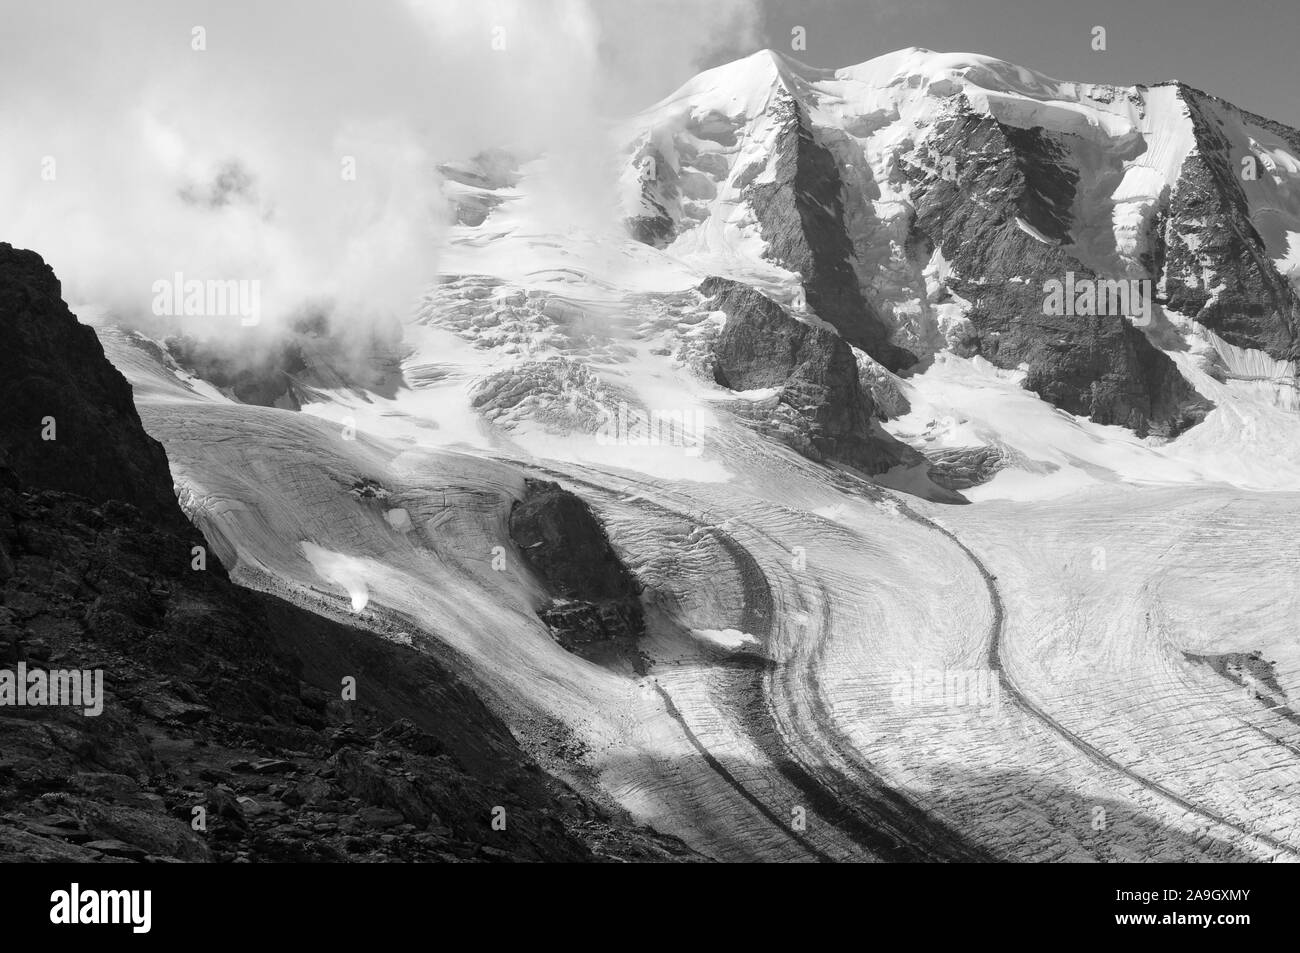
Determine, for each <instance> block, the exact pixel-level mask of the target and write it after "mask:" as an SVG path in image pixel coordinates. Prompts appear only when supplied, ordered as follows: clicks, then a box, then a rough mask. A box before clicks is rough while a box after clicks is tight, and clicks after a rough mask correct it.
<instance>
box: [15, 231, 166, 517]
mask: <svg viewBox="0 0 1300 953" xmlns="http://www.w3.org/2000/svg"><path fill="white" fill-rule="evenodd" d="M0 319H2V320H3V328H2V329H0V333H2V334H3V346H0V403H2V404H3V406H4V407H5V413H4V414H3V415H0V445H3V446H4V447H5V448H6V449H7V450H8V454H9V465H10V466H11V467H12V468H13V471H14V473H15V474H16V475H17V477H18V479H19V480H21V481H22V482H23V483H24V484H25V485H27V486H29V487H33V488H35V487H40V488H43V489H51V490H65V491H67V492H70V493H78V494H80V495H82V496H85V497H88V498H89V499H92V500H95V501H98V502H103V501H105V500H110V499H111V500H123V501H125V502H128V503H132V504H134V505H135V506H137V507H139V508H140V510H141V511H142V512H144V513H146V514H147V515H148V516H149V517H150V518H152V519H154V520H158V521H160V522H163V523H166V524H167V525H170V526H172V527H174V528H180V527H182V526H187V525H188V524H187V523H185V521H184V517H182V516H181V514H180V510H179V509H177V507H176V498H175V495H174V494H173V492H172V480H171V475H170V473H169V471H168V469H167V455H166V453H165V452H164V451H163V448H162V445H161V444H160V443H158V441H156V440H154V439H153V438H152V437H150V436H149V435H148V434H146V433H145V431H144V428H143V427H142V426H141V425H140V416H139V414H137V413H136V409H135V404H134V403H133V401H132V397H131V386H130V385H129V384H128V383H127V382H126V379H125V378H124V377H123V376H122V375H121V374H120V373H118V371H117V370H116V368H114V367H113V366H112V365H111V364H110V363H109V362H108V361H107V360H106V359H105V357H104V349H103V348H102V347H101V346H100V344H99V339H98V338H97V337H95V332H94V331H93V330H92V329H91V328H89V327H86V326H84V325H82V324H80V323H79V322H78V321H77V319H76V318H75V317H74V316H73V315H72V312H70V311H69V310H68V308H67V305H65V304H64V303H63V298H62V288H61V286H60V284H59V280H58V278H56V277H55V276H54V272H53V270H52V269H51V268H50V267H49V266H48V265H47V264H45V262H44V261H43V260H42V259H41V257H40V256H39V255H37V254H36V253H35V252H31V251H22V250H19V249H16V248H14V247H13V246H12V245H9V244H7V243H0Z"/></svg>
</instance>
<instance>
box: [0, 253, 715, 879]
mask: <svg viewBox="0 0 1300 953" xmlns="http://www.w3.org/2000/svg"><path fill="white" fill-rule="evenodd" d="M0 342H3V344H4V347H3V348H0V350H3V357H2V358H0V360H3V362H4V365H3V366H4V368H5V371H6V379H5V386H9V382H10V379H14V380H17V381H20V382H21V381H29V382H32V385H33V386H34V387H40V388H44V389H45V392H46V393H47V395H48V396H47V400H49V401H54V402H56V403H55V404H54V406H55V407H56V410H55V411H53V412H54V413H57V414H59V415H60V421H59V426H60V430H59V437H60V440H61V441H62V440H63V439H64V436H65V434H66V435H67V436H68V437H71V438H74V439H71V440H69V441H68V443H69V445H72V446H73V447H74V449H77V450H78V451H79V453H80V454H82V455H85V454H94V453H96V452H99V453H102V454H103V456H102V458H101V459H99V460H98V461H95V460H93V459H91V460H89V462H88V463H87V465H86V468H87V469H88V470H92V477H94V479H99V478H102V479H103V480H104V485H103V486H100V485H99V484H98V483H95V482H94V480H93V479H92V480H91V481H90V485H89V487H88V492H87V493H82V494H78V493H71V492H62V491H61V490H59V489H58V488H51V484H57V483H59V482H61V481H66V482H72V480H71V478H70V477H69V475H68V473H67V472H65V471H62V470H60V469H59V464H60V460H59V458H55V459H54V460H53V462H50V463H48V467H49V470H50V472H49V473H45V472H44V467H45V466H46V465H47V463H46V461H44V460H42V458H40V457H37V456H35V455H34V453H35V451H33V449H32V447H31V445H30V441H29V438H28V435H27V432H26V431H27V428H26V427H25V426H22V425H21V423H20V424H14V423H13V418H6V420H8V421H9V423H7V424H6V425H5V426H4V428H3V429H0V670H7V671H6V672H5V674H6V677H12V676H9V673H11V672H16V671H17V670H18V666H19V665H22V666H25V668H26V670H27V671H29V672H30V671H31V670H35V669H40V670H49V669H59V670H76V671H89V672H93V671H95V670H98V671H100V672H102V679H103V682H102V685H103V694H102V695H101V696H99V697H100V700H101V702H102V712H101V713H100V714H98V715H87V714H85V711H84V706H83V705H77V706H49V705H40V706H22V707H18V706H14V705H12V704H5V705H2V706H0V861H21V860H31V861H46V860H67V861H101V860H119V861H121V860H125V861H138V860H167V859H170V860H189V861H312V860H326V861H337V860H356V861H390V860H408V861H436V860H443V861H501V860H564V861H568V860H604V859H619V860H677V859H698V858H697V857H696V855H694V854H693V853H691V852H690V851H688V850H687V849H686V848H684V847H683V846H682V845H681V844H680V842H677V841H675V840H673V839H671V838H664V837H660V836H659V835H656V834H654V833H653V832H650V831H646V830H643V829H637V828H632V827H630V826H628V825H626V824H625V823H623V822H621V821H619V820H618V819H615V818H612V817H611V816H610V815H609V814H608V813H606V812H605V811H604V810H603V809H601V808H599V807H598V806H596V805H594V804H593V803H591V802H590V801H588V800H586V799H585V798H583V797H581V796H580V795H578V794H576V793H575V792H574V791H572V790H571V789H569V788H568V787H566V786H565V785H563V784H561V783H560V782H558V781H556V780H555V779H554V778H552V777H550V776H549V775H547V774H545V773H544V772H542V771H541V769H540V768H539V767H538V766H537V765H536V764H535V763H533V762H532V761H530V760H529V759H528V757H527V756H526V755H525V754H524V752H523V751H522V750H521V749H520V748H519V746H518V744H517V743H516V741H515V739H514V737H513V735H512V734H511V733H510V731H509V729H508V728H507V727H506V725H505V724H503V723H502V722H501V721H500V720H499V719H497V718H496V717H495V716H494V715H493V714H492V713H491V712H490V711H488V709H487V708H486V707H485V706H484V705H483V704H482V702H481V701H479V699H478V698H477V697H476V696H475V695H474V694H473V693H472V692H471V691H470V690H469V689H468V688H467V687H466V686H465V685H463V684H462V683H461V682H460V681H459V680H458V679H457V678H456V677H455V676H454V675H452V674H450V673H449V672H448V671H447V670H445V669H444V668H443V667H442V666H441V665H439V664H438V663H437V662H435V661H434V660H433V659H432V658H430V657H429V656H428V655H425V654H423V653H421V652H418V651H416V650H414V649H411V648H409V647H406V646H402V645H399V644H396V643H394V642H390V641H387V640H385V639H383V638H381V637H380V636H378V635H376V634H375V633H373V632H366V631H362V630H359V629H355V628H351V627H349V626H346V625H341V624H339V623H335V622H332V621H330V620H328V619H326V618H324V617H322V616H318V615H316V614H314V613H312V612H309V611H307V610H306V609H303V608H299V607H297V606H294V605H291V604H289V603H287V602H284V601H282V600H279V599H276V598H274V597H272V596H269V595H265V594H262V593H257V592H252V591H250V590H247V589H242V588H240V587H238V586H235V585H234V584H232V583H231V582H230V581H229V578H228V577H227V575H226V573H225V570H224V569H223V568H222V566H221V565H220V563H219V562H218V561H217V559H216V557H215V556H214V555H212V554H211V553H207V554H206V566H202V567H201V564H196V562H195V559H196V555H195V547H199V546H204V545H205V544H204V540H203V538H202V536H200V535H199V534H198V532H197V531H196V530H195V529H194V528H193V527H192V526H190V524H189V523H188V522H187V521H186V520H185V519H184V517H183V516H182V515H181V512H180V508H179V506H178V505H177V503H176V500H175V498H174V497H173V496H172V495H171V479H170V476H169V474H168V470H167V463H166V457H165V454H164V453H163V451H162V448H161V447H160V446H159V445H158V444H156V443H154V442H153V441H151V440H150V439H149V438H148V437H147V436H146V435H145V433H144V431H143V429H142V428H141V426H140V423H139V419H138V417H137V416H136V412H135V408H134V407H133V406H132V404H131V392H130V388H129V387H128V386H127V384H126V381H125V380H124V379H123V378H121V376H120V375H118V374H117V372H116V371H115V370H113V368H112V367H111V366H110V365H109V363H108V361H107V360H106V359H105V358H104V356H103V352H102V350H101V349H100V348H99V344H98V341H97V340H96V338H95V334H94V332H93V331H92V330H91V329H89V328H84V327H81V326H80V325H77V324H76V321H75V319H74V318H73V317H72V315H71V314H69V313H68V311H67V308H66V307H65V306H64V305H63V303H62V302H61V301H60V300H59V298H58V283H57V281H55V280H54V278H53V275H52V274H51V273H50V271H49V269H48V268H46V267H45V266H44V264H43V263H42V262H41V260H40V259H39V257H37V256H36V255H34V254H31V253H26V252H15V251H14V250H13V249H11V248H10V247H9V246H8V245H0ZM64 361H66V362H67V366H65V365H64V363H63V362H64ZM69 368H70V369H71V370H70V369H69ZM74 372H75V373H74ZM64 388H66V389H67V390H66V393H65V392H64V391H63V389H64ZM92 397H93V398H96V399H100V400H102V401H103V402H102V403H100V404H96V405H95V407H94V409H96V410H98V411H99V413H98V415H95V414H92V410H91V409H90V408H87V407H83V406H82V403H87V402H89V401H90V399H91V398H92ZM65 418H66V420H67V421H69V422H70V423H71V424H72V425H71V426H69V427H68V428H67V430H64V419H65ZM85 421H91V422H93V423H94V424H95V425H96V426H97V427H98V430H96V431H94V432H88V431H86V430H85V429H83V428H84V426H86V424H85ZM32 429H33V431H34V430H35V429H36V427H35V426H33V428H32ZM110 439H111V440H115V441H117V443H116V444H113V443H111V442H110ZM155 452H156V457H154V456H153V454H154V453H155ZM130 453H138V454H141V457H140V460H142V461H144V462H145V463H149V464H150V465H149V466H148V467H146V466H144V464H141V463H140V462H139V461H137V460H135V459H133V458H132V457H131V456H130ZM10 460H12V461H14V462H15V463H17V462H18V461H22V465H23V468H24V469H22V470H19V469H18V467H17V466H14V467H13V468H11V467H10V465H9V463H8V461H10ZM150 461H152V463H150ZM133 463H135V464H137V467H136V469H135V470H132V469H131V466H130V465H131V464H133ZM92 467H93V469H92ZM28 474H32V476H31V477H29V476H28ZM137 476H138V480H137V479H135V478H136V477H137ZM43 477H44V478H46V480H45V481H44V482H43V481H42V478H43ZM119 493H120V494H122V495H123V496H129V498H131V499H133V500H139V501H140V503H141V504H143V505H132V504H131V503H127V502H122V501H121V500H120V499H118V498H117V496H116V495H115V494H119ZM164 504H165V505H164ZM146 507H147V508H146ZM349 679H350V680H353V681H352V683H351V686H349V683H348V682H347V680H349ZM350 687H352V688H354V690H355V691H354V694H352V695H349V694H346V693H345V689H349V688H350ZM87 701H88V700H87ZM196 809H198V810H196ZM494 810H495V815H494ZM500 811H504V812H505V813H504V818H505V820H506V824H505V828H504V829H494V826H493V823H492V822H493V819H494V816H501V815H500V813H499V812H500ZM199 818H202V820H201V821H199V820H198V819H199ZM498 827H499V825H498Z"/></svg>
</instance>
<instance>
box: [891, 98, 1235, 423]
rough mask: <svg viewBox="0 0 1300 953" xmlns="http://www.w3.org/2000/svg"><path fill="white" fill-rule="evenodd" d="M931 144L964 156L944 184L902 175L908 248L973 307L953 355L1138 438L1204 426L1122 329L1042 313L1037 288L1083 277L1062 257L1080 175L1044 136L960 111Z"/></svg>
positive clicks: (1189, 395)
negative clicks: (912, 204) (935, 255)
mask: <svg viewBox="0 0 1300 953" xmlns="http://www.w3.org/2000/svg"><path fill="white" fill-rule="evenodd" d="M932 146H933V148H934V149H935V150H936V151H937V152H938V153H939V154H942V155H960V156H962V161H961V163H960V164H959V166H958V169H959V174H958V175H957V176H956V178H955V179H953V180H951V181H950V180H947V179H944V178H942V177H941V176H938V175H936V174H935V173H934V172H933V170H926V169H923V168H922V167H920V166H908V167H907V171H908V174H909V175H912V176H914V177H915V181H914V188H915V191H914V194H915V197H916V204H917V217H916V223H915V228H916V231H917V233H918V235H919V236H920V237H919V238H918V239H917V240H918V241H923V242H924V243H928V246H929V247H938V248H940V249H941V250H942V252H943V255H944V257H945V259H947V260H948V261H949V262H950V263H951V268H952V271H953V273H954V275H955V276H956V277H953V278H952V279H950V281H951V286H952V288H953V290H954V291H956V292H957V293H958V294H960V295H961V296H962V297H963V298H965V299H966V300H968V301H970V302H971V305H972V306H971V308H970V311H969V312H968V314H967V318H968V320H969V328H968V329H967V330H966V332H965V334H964V336H963V337H962V338H961V339H960V340H958V341H957V342H956V345H955V347H954V351H955V352H956V353H958V354H960V355H962V356H973V355H979V356H981V357H984V358H986V359H987V360H989V361H990V362H992V363H993V364H996V365H998V366H999V367H1004V368H1017V367H1020V366H1021V365H1022V364H1023V365H1027V367H1028V373H1027V375H1026V378H1025V382H1024V384H1025V387H1027V388H1028V389H1029V390H1032V391H1033V392H1034V393H1036V394H1038V395H1039V396H1040V397H1042V398H1043V399H1044V400H1046V401H1048V402H1050V403H1051V404H1053V405H1055V406H1057V407H1060V408H1061V409H1062V410H1065V411H1068V412H1069V413H1073V414H1079V415H1080V416H1086V417H1091V418H1092V420H1093V421H1094V422H1096V423H1101V424H1119V425H1121V426H1125V427H1129V428H1131V429H1133V430H1134V431H1135V432H1136V433H1138V434H1139V435H1140V436H1146V435H1148V434H1154V435H1158V436H1165V437H1172V436H1176V435H1177V434H1178V433H1180V432H1181V431H1183V430H1185V429H1187V428H1188V427H1190V426H1192V425H1194V424H1196V423H1198V422H1199V421H1200V420H1202V419H1203V418H1204V416H1205V414H1206V413H1207V412H1208V411H1209V410H1210V409H1211V406H1212V405H1211V404H1210V403H1209V402H1208V401H1207V400H1205V399H1204V398H1203V397H1201V396H1200V395H1199V394H1197V393H1196V390H1195V388H1193V387H1192V385H1191V384H1190V383H1188V381H1187V380H1186V379H1185V378H1183V376H1182V375H1181V374H1180V373H1179V371H1178V368H1177V366H1176V365H1175V364H1174V362H1173V361H1172V360H1171V359H1170V358H1169V357H1168V356H1167V355H1165V354H1164V353H1163V352H1161V351H1160V350H1159V349H1158V348H1156V347H1155V345H1153V344H1152V343H1151V342H1150V341H1149V340H1148V339H1147V338H1146V336H1145V335H1144V334H1143V333H1142V332H1141V331H1140V330H1138V329H1137V328H1135V327H1134V326H1133V325H1132V324H1131V323H1130V322H1129V320H1128V319H1126V318H1125V317H1123V316H1121V315H1093V316H1085V315H1077V316H1076V315H1047V314H1044V313H1043V297H1044V295H1043V287H1044V282H1045V281H1046V280H1048V279H1055V280H1057V281H1060V280H1063V279H1064V277H1065V275H1066V273H1067V272H1071V271H1072V272H1074V273H1075V274H1076V275H1078V276H1080V277H1090V276H1093V273H1092V272H1091V271H1090V270H1089V269H1088V268H1086V267H1085V266H1084V265H1083V264H1082V263H1081V262H1079V261H1078V260H1076V259H1075V258H1073V257H1072V256H1070V255H1069V254H1068V253H1067V252H1065V251H1064V250H1062V246H1063V245H1065V244H1068V242H1069V241H1070V240H1071V239H1070V234H1069V223H1070V217H1069V216H1070V209H1071V207H1072V204H1073V201H1074V194H1075V187H1076V184H1077V180H1078V173H1077V171H1075V170H1074V169H1073V168H1071V167H1070V165H1069V159H1068V152H1067V150H1065V149H1064V147H1063V146H1061V145H1060V143H1058V142H1057V141H1056V140H1055V138H1054V137H1053V135H1052V134H1051V133H1048V132H1046V131H1044V130H1041V129H1030V130H1023V129H1015V128H1012V127H1007V126H1003V125H1002V124H1000V123H998V122H997V121H995V120H993V119H991V118H989V117H987V116H982V115H975V114H973V113H970V112H963V113H960V114H958V115H956V116H954V117H952V118H951V119H949V120H947V121H946V125H943V126H941V127H940V129H939V130H938V131H936V133H935V138H934V139H933V141H932ZM1021 222H1024V223H1025V224H1027V225H1029V226H1030V227H1032V228H1033V229H1034V230H1035V231H1037V232H1038V233H1039V234H1040V235H1042V236H1043V237H1044V238H1046V239H1047V241H1046V242H1044V241H1040V240H1039V239H1037V238H1035V237H1033V236H1031V235H1030V234H1028V233H1027V232H1026V231H1025V230H1024V228H1022V227H1021V225H1020V223H1021ZM961 276H966V277H961Z"/></svg>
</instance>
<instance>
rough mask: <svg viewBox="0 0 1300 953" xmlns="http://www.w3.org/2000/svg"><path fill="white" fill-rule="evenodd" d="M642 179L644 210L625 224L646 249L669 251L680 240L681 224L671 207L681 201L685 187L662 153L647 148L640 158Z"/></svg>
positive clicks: (629, 218)
mask: <svg viewBox="0 0 1300 953" xmlns="http://www.w3.org/2000/svg"><path fill="white" fill-rule="evenodd" d="M636 161H637V165H638V168H640V169H641V170H642V171H641V175H642V179H641V207H642V211H641V214H639V215H633V216H630V217H628V218H627V219H625V220H624V224H625V225H626V226H627V229H628V232H629V234H631V236H632V237H633V238H634V239H636V240H637V241H639V242H641V243H642V244H643V245H652V246H654V247H655V248H665V247H667V246H668V245H671V244H672V242H673V239H675V238H676V237H677V223H676V221H675V220H674V218H673V211H672V209H670V208H669V205H676V204H677V203H678V201H679V200H680V197H681V183H680V182H679V180H678V176H677V173H676V172H675V171H674V170H673V167H672V164H671V163H669V162H668V161H667V160H666V159H665V158H664V157H663V154H662V153H661V152H659V150H658V149H655V148H654V147H653V146H647V147H646V148H644V149H643V150H642V151H641V153H640V154H639V155H638V156H637V160H636Z"/></svg>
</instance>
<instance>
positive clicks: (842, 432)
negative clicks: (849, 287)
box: [699, 277, 923, 474]
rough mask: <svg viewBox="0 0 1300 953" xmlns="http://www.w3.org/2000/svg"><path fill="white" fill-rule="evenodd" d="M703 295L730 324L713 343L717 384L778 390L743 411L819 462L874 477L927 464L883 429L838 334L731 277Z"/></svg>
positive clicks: (713, 282) (715, 281) (709, 283)
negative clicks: (803, 319)
mask: <svg viewBox="0 0 1300 953" xmlns="http://www.w3.org/2000/svg"><path fill="white" fill-rule="evenodd" d="M699 290H700V292H701V293H702V294H704V295H706V296H708V297H709V298H710V299H711V300H710V302H709V306H710V307H712V308H716V309H717V310H720V311H722V312H724V313H725V314H726V315H727V323H726V325H725V326H724V327H723V328H722V331H721V333H720V334H719V335H718V337H717V338H716V340H715V341H714V342H713V358H714V379H715V380H716V381H717V382H718V383H719V384H721V385H722V386H723V387H727V388H729V389H731V390H735V391H748V390H757V389H766V388H776V389H777V393H776V395H775V396H774V397H773V398H772V399H770V400H768V401H758V402H755V405H754V406H751V407H748V408H746V407H744V406H741V407H740V409H741V410H748V412H749V414H750V415H751V416H754V419H756V420H757V421H758V423H759V425H760V429H763V430H764V431H766V432H770V433H772V434H773V435H774V436H776V437H778V438H779V439H782V440H784V441H785V442H787V443H789V444H790V445H791V446H793V447H794V448H795V449H797V450H799V451H800V452H801V453H803V454H805V455H806V456H809V457H811V458H812V459H815V460H836V461H839V462H843V463H847V464H849V465H850V466H854V467H857V468H858V469H860V470H863V471H864V472H866V473H869V474H876V473H883V472H884V471H885V470H888V469H890V468H891V467H894V466H898V465H900V464H903V465H914V464H919V463H922V462H923V460H922V457H921V455H920V454H919V453H917V452H916V451H915V450H912V449H911V448H910V447H908V446H907V445H906V444H903V443H901V442H900V441H898V440H896V439H895V438H894V437H892V436H890V435H889V434H888V433H886V432H885V431H884V430H882V429H881V428H880V426H879V424H878V423H877V422H876V421H875V420H874V419H873V418H874V417H875V416H876V407H875V406H874V404H873V402H872V400H871V397H870V395H869V394H868V393H867V392H866V391H864V390H863V388H862V384H861V381H860V379H859V376H858V363H857V361H856V359H855V358H854V356H853V349H852V348H850V347H849V345H848V343H846V342H845V340H844V339H843V338H841V337H840V336H839V335H838V334H836V333H835V332H834V331H832V330H830V329H828V328H823V327H817V326H814V325H812V324H805V323H803V322H801V321H798V320H796V319H795V318H793V317H791V316H790V315H789V314H788V313H786V311H785V309H784V308H782V307H781V306H780V305H779V304H777V303H776V302H775V301H773V300H772V299H771V298H769V297H767V296H766V295H764V294H761V293H760V292H758V291H755V290H754V289H753V288H751V287H749V286H748V285H743V284H741V283H739V282H736V281H732V280H730V279H727V278H718V277H713V278H707V279H705V280H704V282H703V283H701V284H700V286H699Z"/></svg>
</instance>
